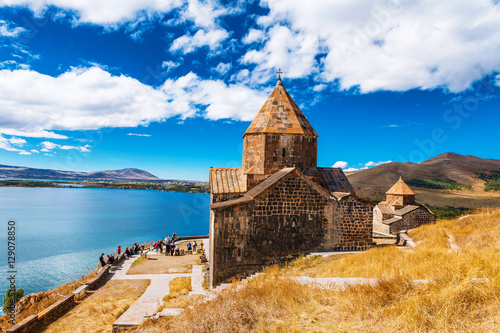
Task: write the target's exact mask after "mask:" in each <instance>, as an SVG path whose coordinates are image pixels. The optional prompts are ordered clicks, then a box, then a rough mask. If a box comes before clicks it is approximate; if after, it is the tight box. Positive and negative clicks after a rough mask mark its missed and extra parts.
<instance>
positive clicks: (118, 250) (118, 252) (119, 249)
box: [116, 246, 122, 255]
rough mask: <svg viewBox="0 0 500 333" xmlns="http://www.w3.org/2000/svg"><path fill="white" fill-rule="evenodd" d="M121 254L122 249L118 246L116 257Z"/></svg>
mask: <svg viewBox="0 0 500 333" xmlns="http://www.w3.org/2000/svg"><path fill="white" fill-rule="evenodd" d="M121 252H122V247H121V246H118V249H116V253H117V254H118V255H120V253H121Z"/></svg>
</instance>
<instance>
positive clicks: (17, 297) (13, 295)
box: [2, 288, 24, 312]
mask: <svg viewBox="0 0 500 333" xmlns="http://www.w3.org/2000/svg"><path fill="white" fill-rule="evenodd" d="M23 296H24V290H23V288H19V289H17V291H16V292H12V290H11V289H9V290H7V292H6V293H5V297H4V299H3V308H2V311H3V312H7V311H8V310H9V309H10V305H11V304H14V305H15V304H16V303H17V302H18V301H19V300H20V299H21V298H22V297H23ZM14 298H15V299H14ZM13 299H14V302H13V303H12V300H13Z"/></svg>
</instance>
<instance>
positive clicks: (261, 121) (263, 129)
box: [243, 79, 318, 138]
mask: <svg viewBox="0 0 500 333" xmlns="http://www.w3.org/2000/svg"><path fill="white" fill-rule="evenodd" d="M256 133H277V134H302V135H308V136H314V137H316V138H317V137H318V134H316V132H315V131H314V129H313V128H312V126H311V124H309V122H308V121H307V119H306V117H305V116H304V114H303V113H302V111H300V109H299V107H298V106H297V104H295V102H294V101H293V99H292V97H291V96H290V95H289V94H288V92H287V91H286V89H285V87H283V84H282V83H281V79H278V83H277V84H276V87H275V88H274V90H273V92H272V93H271V95H269V97H268V98H267V101H266V103H264V106H262V108H261V109H260V111H259V113H258V114H257V116H256V117H255V119H254V120H253V121H252V123H251V124H250V127H248V129H247V131H246V132H245V135H247V134H256ZM245 135H243V136H245Z"/></svg>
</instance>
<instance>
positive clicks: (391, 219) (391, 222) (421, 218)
mask: <svg viewBox="0 0 500 333" xmlns="http://www.w3.org/2000/svg"><path fill="white" fill-rule="evenodd" d="M385 194H386V199H385V201H382V202H380V203H379V204H378V205H377V206H376V207H375V208H374V209H373V231H375V232H380V233H384V234H392V235H395V234H397V233H398V232H400V231H402V230H409V229H414V228H417V227H419V226H421V225H423V224H429V223H435V222H436V215H434V213H433V212H431V210H430V209H429V208H427V207H426V206H425V205H422V204H419V203H417V202H416V201H415V192H413V191H412V189H411V188H410V187H409V186H408V185H407V184H406V183H405V182H404V181H403V179H402V178H401V177H399V180H398V181H397V182H396V184H394V185H393V186H392V187H391V188H390V189H389V191H387V192H386V193H385Z"/></svg>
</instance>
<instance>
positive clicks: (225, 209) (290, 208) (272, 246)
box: [209, 79, 373, 286]
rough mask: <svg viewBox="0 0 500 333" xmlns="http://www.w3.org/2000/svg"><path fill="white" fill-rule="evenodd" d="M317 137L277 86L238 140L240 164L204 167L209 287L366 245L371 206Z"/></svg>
mask: <svg viewBox="0 0 500 333" xmlns="http://www.w3.org/2000/svg"><path fill="white" fill-rule="evenodd" d="M317 138H318V134H316V132H315V131H314V129H313V127H312V126H311V124H310V123H309V122H308V120H307V119H306V117H305V116H304V114H303V113H302V111H301V110H300V109H299V107H298V106H297V104H295V102H294V101H293V99H292V97H291V96H290V95H289V94H288V92H287V91H286V89H285V87H284V86H283V83H282V82H281V79H278V83H277V84H276V87H275V88H274V90H273V91H272V93H271V95H270V96H269V98H268V99H267V101H266V102H265V104H264V106H262V108H261V109H260V111H259V113H258V114H257V116H256V117H255V119H254V120H253V122H252V123H251V124H250V126H249V127H248V129H247V131H246V132H245V134H244V135H243V165H242V167H239V168H210V194H211V205H210V208H211V211H210V256H209V258H210V286H216V285H219V284H220V283H222V282H224V281H226V280H228V279H230V278H231V277H234V276H238V275H246V274H249V273H251V272H253V271H256V270H260V269H261V268H262V267H263V266H266V265H271V264H276V263H281V262H285V261H287V260H290V259H292V258H294V257H296V256H298V255H301V254H304V253H307V252H310V251H314V250H364V249H367V248H369V247H371V246H372V245H373V243H372V230H373V204H371V203H370V202H368V201H366V200H363V199H361V198H358V197H357V196H356V193H355V191H354V189H353V188H352V186H351V184H350V183H349V181H348V180H347V177H346V176H345V174H344V172H343V171H342V169H340V168H320V167H318V166H317Z"/></svg>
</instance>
